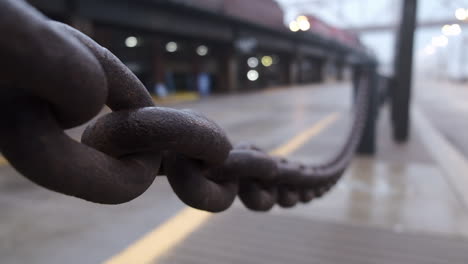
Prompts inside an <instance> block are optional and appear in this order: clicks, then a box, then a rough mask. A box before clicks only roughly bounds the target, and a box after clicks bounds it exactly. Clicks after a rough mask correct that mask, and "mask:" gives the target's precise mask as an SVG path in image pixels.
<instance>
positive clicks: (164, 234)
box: [104, 113, 339, 264]
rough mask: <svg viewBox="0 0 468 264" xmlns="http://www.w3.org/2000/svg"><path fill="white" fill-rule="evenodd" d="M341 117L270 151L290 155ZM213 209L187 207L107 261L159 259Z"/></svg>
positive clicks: (111, 263) (138, 263) (332, 116)
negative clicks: (203, 209)
mask: <svg viewBox="0 0 468 264" xmlns="http://www.w3.org/2000/svg"><path fill="white" fill-rule="evenodd" d="M338 117H339V114H338V113H332V114H330V115H328V116H326V117H325V118H323V119H321V120H320V121H319V122H317V123H315V124H313V125H312V126H311V127H309V128H308V129H306V130H305V131H303V132H301V133H299V134H298V135H296V136H295V137H293V138H292V139H290V140H288V141H287V142H286V143H284V144H282V145H281V146H279V147H278V148H276V149H274V150H273V151H271V152H270V154H272V155H281V156H287V155H289V154H291V153H293V152H294V151H296V150H297V149H298V148H300V147H301V146H303V145H304V144H305V143H307V141H309V140H310V139H311V138H313V137H315V136H317V135H318V134H320V132H322V131H323V130H325V129H326V128H327V127H329V126H330V125H331V124H333V123H334V122H335V121H336V120H337V119H338ZM210 216H212V214H211V213H208V212H205V211H200V210H196V209H193V208H189V207H187V208H185V209H183V210H181V211H180V212H179V213H178V214H177V215H176V216H174V217H172V218H171V219H169V220H167V221H166V222H165V223H164V224H163V225H161V226H159V227H157V228H156V229H154V230H153V231H151V232H149V233H148V234H146V235H145V236H143V237H142V238H141V239H139V240H138V241H136V242H135V243H133V244H131V245H130V246H129V247H127V248H126V249H125V250H124V251H122V252H120V253H119V254H117V255H115V256H114V257H112V258H111V259H109V260H107V261H105V262H104V264H129V263H132V264H149V263H157V260H158V258H160V257H161V256H163V255H164V254H166V253H167V252H169V250H171V249H172V248H174V247H175V246H176V245H177V244H179V243H180V242H182V241H183V240H184V239H185V238H187V237H188V236H189V235H190V234H191V233H192V232H194V231H195V230H196V229H197V228H199V227H200V226H201V225H202V224H203V223H205V222H206V221H207V220H208V219H209V218H210Z"/></svg>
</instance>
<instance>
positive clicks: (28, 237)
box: [0, 81, 468, 264]
mask: <svg viewBox="0 0 468 264" xmlns="http://www.w3.org/2000/svg"><path fill="white" fill-rule="evenodd" d="M417 86H418V88H417V89H416V95H415V100H414V101H415V104H414V108H413V113H412V119H413V122H412V124H413V126H412V130H411V131H412V132H411V139H410V141H409V142H408V143H407V144H405V145H399V144H396V143H394V142H393V141H392V139H391V127H390V122H389V118H390V117H389V111H388V109H387V107H386V106H384V107H383V110H382V111H381V112H380V116H379V122H378V145H377V148H378V149H377V154H376V155H375V156H358V157H356V158H355V159H354V161H353V163H352V166H351V168H349V169H348V170H347V172H346V174H345V176H344V178H343V179H342V180H341V182H340V183H339V184H338V185H337V186H336V187H335V188H334V189H333V190H332V191H331V192H330V193H329V194H328V195H326V196H325V197H323V198H321V199H318V200H315V201H313V202H312V203H310V204H305V205H299V206H296V207H295V208H293V209H282V208H274V209H273V210H272V211H271V212H269V213H254V212H250V211H248V210H247V209H245V208H243V206H242V205H241V204H240V203H239V202H236V203H235V204H234V206H233V208H231V209H229V210H228V211H226V212H224V213H220V214H208V213H204V212H201V211H197V210H193V209H187V207H186V206H185V205H183V204H182V203H181V202H180V201H179V200H178V199H177V198H176V197H175V194H173V193H172V191H171V189H170V187H169V185H168V184H167V181H166V179H165V178H163V177H161V178H158V179H156V181H155V183H154V184H153V186H152V187H151V188H150V189H149V190H148V191H147V192H146V193H145V194H143V195H142V196H141V197H139V198H137V199H135V200H134V201H132V202H130V203H127V204H123V205H118V206H103V205H95V204H90V203H88V202H85V201H81V200H77V199H75V198H71V197H66V196H63V195H61V194H56V193H53V192H50V191H47V190H44V189H42V188H40V187H38V186H36V185H34V184H32V183H30V182H29V181H27V180H25V179H24V178H23V177H22V176H21V175H19V174H18V173H16V172H15V171H14V170H13V169H12V168H11V167H10V166H8V164H6V163H5V162H4V163H3V165H2V166H1V167H0V209H1V212H2V217H1V218H0V263H12V264H16V263H18V264H19V263H48V264H55V263H71V264H74V263H107V264H117V263H167V264H169V263H177V264H179V263H181V264H182V263H320V264H322V263H325V264H327V263H345V262H346V263H356V264H357V263H359V264H362V263H460V264H461V263H468V253H467V252H466V249H467V248H468V203H467V201H468V199H467V198H466V197H467V196H468V189H467V188H466V186H468V183H467V181H468V180H467V179H468V169H466V168H467V166H468V162H467V161H466V160H467V157H468V156H467V155H466V153H465V148H466V147H468V145H466V144H465V143H464V142H466V141H464V140H466V135H464V134H463V133H464V131H467V130H466V128H467V127H466V124H467V123H463V122H466V121H461V120H462V119H463V118H462V117H464V119H466V115H465V114H466V112H468V109H467V108H466V106H465V105H466V104H464V103H463V102H466V100H468V88H466V87H461V86H457V85H448V84H446V83H431V84H430V85H429V84H427V83H425V82H423V81H419V82H418V85H417ZM351 92H352V91H351V85H350V84H345V83H327V84H324V85H308V86H300V87H288V88H282V89H270V90H266V91H263V92H255V93H248V94H237V95H229V96H217V97H210V98H207V99H202V100H199V101H191V102H185V103H178V104H175V105H173V106H172V107H175V108H191V109H194V110H196V111H199V112H202V113H204V114H205V115H206V116H208V117H210V118H212V119H213V120H215V121H216V122H217V123H219V124H220V125H221V127H223V128H224V129H225V130H226V131H227V134H228V135H229V137H230V138H231V139H232V141H233V142H234V143H236V142H245V141H247V142H251V143H255V144H256V145H258V146H259V147H261V148H263V149H265V150H266V151H269V152H270V153H274V154H277V155H285V156H288V158H290V159H292V160H300V161H303V162H307V163H317V162H320V161H323V160H324V159H326V158H327V157H329V156H331V155H333V154H334V152H335V151H338V149H339V147H340V144H342V143H343V142H344V140H345V135H346V134H347V131H348V129H349V125H350V121H351V120H350V119H351V111H350V108H351V103H352V100H351V98H352V97H351ZM440 94H444V96H441V95H440ZM465 96H466V97H465ZM464 111H465V112H464ZM81 131H82V128H78V129H75V130H73V131H70V132H69V133H70V135H72V136H73V137H78V136H79V134H80V133H81ZM466 149H468V148H466ZM38 155H40V153H38ZM465 183H467V184H465Z"/></svg>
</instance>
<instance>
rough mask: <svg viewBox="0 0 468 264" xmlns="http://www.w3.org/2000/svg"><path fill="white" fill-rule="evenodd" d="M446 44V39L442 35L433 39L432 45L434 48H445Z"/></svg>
mask: <svg viewBox="0 0 468 264" xmlns="http://www.w3.org/2000/svg"><path fill="white" fill-rule="evenodd" d="M447 44H448V38H447V37H446V36H444V35H441V36H437V37H433V38H432V45H433V46H435V47H445V46H447Z"/></svg>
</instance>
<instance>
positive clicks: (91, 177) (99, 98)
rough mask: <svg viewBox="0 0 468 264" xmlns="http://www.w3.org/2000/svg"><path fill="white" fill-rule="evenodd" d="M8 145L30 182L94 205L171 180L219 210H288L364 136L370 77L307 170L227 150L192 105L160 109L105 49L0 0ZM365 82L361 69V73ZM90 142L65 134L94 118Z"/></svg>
mask: <svg viewBox="0 0 468 264" xmlns="http://www.w3.org/2000/svg"><path fill="white" fill-rule="evenodd" d="M0 33H1V34H2V35H3V36H9V37H8V39H3V40H2V41H0V58H2V59H1V60H0V96H1V97H0V98H1V99H0V108H1V109H0V113H2V115H1V123H0V149H1V150H2V152H3V154H4V156H5V157H6V159H8V161H9V162H10V163H11V164H12V166H13V167H14V168H15V169H16V170H18V171H19V172H20V173H21V174H23V175H24V176H25V177H27V178H28V179H30V180H32V181H33V182H35V183H37V184H39V185H41V186H43V187H45V188H48V189H50V190H54V191H57V192H60V193H63V194H67V195H72V196H76V197H79V198H82V199H85V200H88V201H91V202H96V203H105V204H118V203H124V202H127V201H130V200H132V199H134V198H136V197H138V196H139V195H141V194H142V193H143V192H145V190H146V189H147V188H148V187H149V186H150V185H151V183H152V182H153V180H154V179H155V177H156V176H157V175H166V176H167V178H168V180H169V183H170V185H171V187H172V188H173V190H174V192H175V193H176V194H177V196H178V197H179V198H180V199H181V200H182V201H183V202H184V203H186V204H187V205H189V206H192V207H195V208H198V209H202V210H207V211H211V212H219V211H223V210H225V209H227V208H229V207H230V206H231V204H232V203H233V201H234V199H235V198H236V197H237V196H238V197H239V198H240V199H241V201H242V202H243V203H244V204H245V206H246V207H248V208H249V209H252V210H257V211H267V210H269V209H271V208H272V207H273V206H274V205H275V204H278V205H280V206H282V207H292V206H294V205H296V204H297V203H298V202H304V203H305V202H309V201H310V200H312V199H314V198H317V197H321V196H322V195H323V194H324V193H326V192H327V191H328V190H330V189H331V188H332V187H333V186H334V185H335V184H336V182H337V181H338V180H339V179H340V177H341V176H342V174H343V172H344V170H345V168H346V167H347V166H348V165H349V163H350V161H351V158H352V156H353V154H354V152H355V150H356V147H357V145H358V142H359V141H360V138H361V135H362V134H363V130H364V125H365V122H366V120H365V118H366V116H367V111H368V98H369V89H371V88H370V85H369V80H368V79H366V78H362V80H361V82H360V89H359V93H358V97H357V102H356V106H357V107H356V108H355V110H354V111H355V120H354V123H353V127H352V129H351V133H350V134H349V135H348V138H347V140H346V143H345V145H344V146H343V148H341V150H340V151H339V152H338V154H337V155H336V156H335V157H334V158H332V159H331V160H330V161H328V162H325V163H324V164H322V165H318V166H310V165H304V164H301V163H297V162H291V161H287V160H285V159H282V158H275V157H271V156H269V155H267V154H266V153H264V152H263V151H262V150H260V149H258V148H256V147H255V146H252V145H248V144H241V145H238V146H235V147H234V148H233V147H232V146H231V143H230V141H229V139H228V138H227V136H226V134H225V133H224V131H223V130H222V129H221V128H220V127H219V126H218V125H217V124H216V123H214V122H212V121H211V120H209V119H207V118H206V117H204V116H202V115H200V114H198V113H195V112H192V111H190V110H174V109H170V108H164V107H155V106H154V103H153V101H152V99H151V96H150V95H149V94H148V92H147V91H146V89H145V87H144V86H143V84H142V83H141V82H140V81H139V80H138V79H137V78H136V77H135V76H134V75H133V74H132V73H131V71H130V70H129V69H128V68H127V67H125V65H123V64H122V62H120V61H119V60H118V59H117V58H116V57H115V56H114V55H113V54H111V53H110V52H109V51H108V50H107V49H105V48H103V47H101V46H100V45H98V44H97V43H95V42H94V41H93V40H92V39H90V38H89V37H87V36H86V35H84V34H83V33H81V32H79V31H77V30H75V29H73V28H71V27H69V26H67V25H65V24H62V23H58V22H54V21H51V20H48V19H47V18H45V17H44V16H43V15H42V14H40V13H39V12H37V11H36V10H34V9H33V8H32V7H30V6H29V5H28V4H26V3H25V2H24V1H18V0H0ZM363 76H364V77H365V74H364V75H363ZM104 105H107V106H109V108H110V109H112V110H113V112H112V113H109V114H106V115H104V116H102V117H101V118H99V119H98V120H97V121H96V122H94V123H93V124H91V125H89V126H88V127H87V128H86V130H85V132H84V133H83V136H82V143H79V142H76V141H74V140H72V139H71V138H69V137H68V136H67V135H66V134H65V133H64V132H63V130H64V129H67V128H71V127H75V126H77V125H81V124H83V123H86V122H88V121H89V120H90V119H92V118H93V117H94V116H96V115H97V114H98V113H99V111H100V110H101V109H102V107H103V106H104Z"/></svg>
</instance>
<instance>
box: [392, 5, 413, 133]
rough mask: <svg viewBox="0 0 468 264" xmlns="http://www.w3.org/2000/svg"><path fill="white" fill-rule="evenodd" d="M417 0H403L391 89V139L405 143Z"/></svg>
mask: <svg viewBox="0 0 468 264" xmlns="http://www.w3.org/2000/svg"><path fill="white" fill-rule="evenodd" d="M416 7H417V0H404V1H403V9H402V19H401V24H400V27H399V32H398V40H397V44H396V45H397V49H396V57H395V65H394V66H395V69H394V72H395V86H394V87H392V91H391V93H392V120H393V137H394V139H395V141H397V142H406V141H408V137H409V129H410V124H409V123H410V114H409V112H410V97H411V82H412V67H413V44H414V31H415V28H416Z"/></svg>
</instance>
